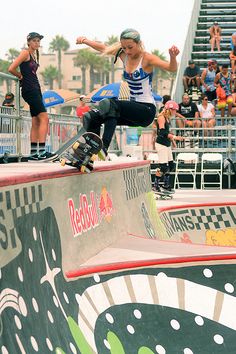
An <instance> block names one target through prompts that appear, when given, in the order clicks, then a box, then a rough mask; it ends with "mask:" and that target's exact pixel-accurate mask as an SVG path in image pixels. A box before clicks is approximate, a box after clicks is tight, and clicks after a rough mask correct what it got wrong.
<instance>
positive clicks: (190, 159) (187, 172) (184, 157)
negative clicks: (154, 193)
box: [174, 152, 198, 189]
mask: <svg viewBox="0 0 236 354" xmlns="http://www.w3.org/2000/svg"><path fill="white" fill-rule="evenodd" d="M197 163H198V154H196V153H191V152H189V153H188V152H186V153H185V152H181V153H179V154H178V155H177V158H176V170H175V182H174V188H175V189H176V187H177V188H179V189H180V188H186V189H188V188H190V189H196V174H197ZM180 175H182V176H183V175H184V176H185V177H186V176H188V180H186V178H185V180H184V181H180V178H179V177H180ZM181 186H182V187H181Z"/></svg>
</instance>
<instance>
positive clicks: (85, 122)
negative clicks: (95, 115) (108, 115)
mask: <svg viewBox="0 0 236 354" xmlns="http://www.w3.org/2000/svg"><path fill="white" fill-rule="evenodd" d="M90 122H91V115H90V113H89V112H86V113H84V115H83V127H84V129H85V130H87V131H88V130H89V125H90Z"/></svg>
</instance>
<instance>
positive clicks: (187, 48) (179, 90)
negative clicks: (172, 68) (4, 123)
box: [171, 0, 201, 102]
mask: <svg viewBox="0 0 236 354" xmlns="http://www.w3.org/2000/svg"><path fill="white" fill-rule="evenodd" d="M200 6H201V0H195V1H194V5H193V10H192V16H191V19H190V21H189V27H188V33H187V36H186V40H185V44H184V48H183V50H182V54H181V57H180V64H179V67H178V72H177V76H176V79H175V82H174V86H173V90H172V94H171V97H173V99H174V100H175V101H176V102H181V99H182V94H183V75H184V70H185V68H186V67H187V65H188V60H189V59H191V54H192V50H193V42H194V38H195V31H196V28H197V22H198V15H199V11H200Z"/></svg>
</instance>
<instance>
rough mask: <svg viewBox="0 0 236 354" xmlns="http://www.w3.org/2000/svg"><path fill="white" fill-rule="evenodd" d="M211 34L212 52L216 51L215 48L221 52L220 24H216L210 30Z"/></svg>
mask: <svg viewBox="0 0 236 354" xmlns="http://www.w3.org/2000/svg"><path fill="white" fill-rule="evenodd" d="M209 33H210V44H211V51H212V52H213V51H214V48H215V46H216V47H217V50H218V51H219V52H220V41H221V27H220V26H219V25H218V22H214V23H213V25H212V26H211V27H210V28H209Z"/></svg>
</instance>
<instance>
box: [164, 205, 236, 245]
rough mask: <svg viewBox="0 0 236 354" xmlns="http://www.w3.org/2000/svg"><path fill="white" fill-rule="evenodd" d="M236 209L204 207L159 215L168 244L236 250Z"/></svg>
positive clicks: (231, 207) (165, 212)
mask: <svg viewBox="0 0 236 354" xmlns="http://www.w3.org/2000/svg"><path fill="white" fill-rule="evenodd" d="M235 215H236V206H232V205H231V206H222V205H220V206H217V205H215V206H202V207H199V206H198V207H196V208H195V207H191V208H184V207H183V208H182V209H180V208H178V209H174V208H173V209H171V210H168V211H163V212H160V218H161V220H162V223H163V224H164V226H165V228H166V231H167V234H168V237H169V240H175V241H180V242H186V243H201V244H208V245H218V246H236V217H235Z"/></svg>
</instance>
